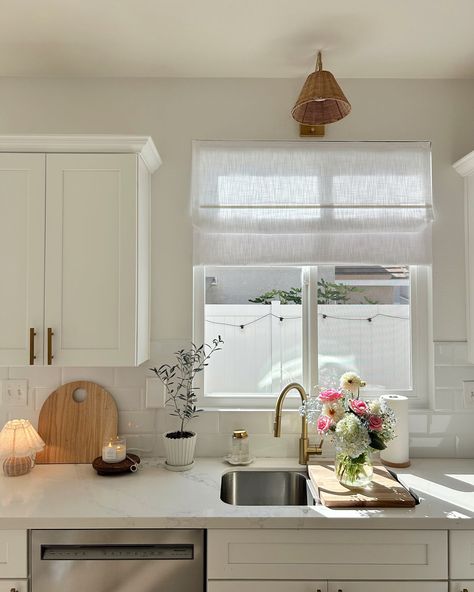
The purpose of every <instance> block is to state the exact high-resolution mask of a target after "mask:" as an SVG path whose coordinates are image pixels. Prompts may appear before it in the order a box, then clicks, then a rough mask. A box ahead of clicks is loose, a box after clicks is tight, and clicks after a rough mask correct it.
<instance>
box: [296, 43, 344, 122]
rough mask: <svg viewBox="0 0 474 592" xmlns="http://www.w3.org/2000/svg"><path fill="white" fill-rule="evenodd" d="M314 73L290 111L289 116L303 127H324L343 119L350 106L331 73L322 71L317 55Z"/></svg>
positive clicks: (319, 58)
mask: <svg viewBox="0 0 474 592" xmlns="http://www.w3.org/2000/svg"><path fill="white" fill-rule="evenodd" d="M316 68H317V69H316V71H315V72H312V73H311V74H310V75H309V76H308V78H307V79H306V82H305V83H304V86H303V88H302V89H301V92H300V96H299V97H298V100H297V101H296V103H295V106H294V107H293V109H292V111H291V116H292V117H293V119H295V120H296V121H297V122H298V123H301V124H303V125H326V124H328V123H334V122H335V121H339V120H340V119H343V118H344V117H345V116H346V115H348V114H349V113H350V111H351V104H350V103H349V101H348V100H347V98H346V96H345V95H344V93H343V92H342V89H341V87H340V86H339V84H338V83H337V81H336V79H335V78H334V76H333V75H332V74H331V72H328V71H327V70H323V69H322V62H321V52H319V53H318V61H317V66H316Z"/></svg>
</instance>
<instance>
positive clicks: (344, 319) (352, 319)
mask: <svg viewBox="0 0 474 592" xmlns="http://www.w3.org/2000/svg"><path fill="white" fill-rule="evenodd" d="M318 316H319V317H321V318H322V319H323V320H326V319H332V320H337V321H366V322H368V323H371V322H372V321H373V320H374V319H376V318H377V317H385V318H387V319H399V320H401V321H408V320H409V318H408V317H400V316H397V315H389V314H385V313H383V312H378V313H377V314H374V315H372V316H371V317H338V316H335V315H328V314H323V313H318ZM268 317H274V318H275V319H278V320H279V321H280V322H281V323H283V321H294V320H298V319H301V318H302V317H301V316H299V317H281V316H279V315H275V314H273V313H271V312H269V313H267V314H265V315H263V316H261V317H258V318H256V319H253V320H252V321H249V322H248V323H235V324H234V323H223V322H221V321H211V320H210V319H206V323H210V324H211V325H220V326H222V327H237V328H240V329H245V327H248V326H249V325H253V324H254V323H258V322H259V321H262V320H263V319H266V318H268Z"/></svg>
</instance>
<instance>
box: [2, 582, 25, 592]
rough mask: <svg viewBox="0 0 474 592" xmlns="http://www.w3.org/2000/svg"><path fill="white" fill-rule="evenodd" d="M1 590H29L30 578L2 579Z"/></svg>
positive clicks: (16, 591) (22, 591) (14, 591)
mask: <svg viewBox="0 0 474 592" xmlns="http://www.w3.org/2000/svg"><path fill="white" fill-rule="evenodd" d="M0 592H28V580H0Z"/></svg>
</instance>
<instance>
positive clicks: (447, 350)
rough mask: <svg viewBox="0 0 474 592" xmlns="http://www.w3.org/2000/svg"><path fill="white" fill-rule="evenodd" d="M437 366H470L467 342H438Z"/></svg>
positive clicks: (436, 344) (436, 352)
mask: <svg viewBox="0 0 474 592" xmlns="http://www.w3.org/2000/svg"><path fill="white" fill-rule="evenodd" d="M434 355H435V364H447V365H466V366H467V365H469V362H468V359H467V343H466V342H465V341H438V342H436V343H435V344H434Z"/></svg>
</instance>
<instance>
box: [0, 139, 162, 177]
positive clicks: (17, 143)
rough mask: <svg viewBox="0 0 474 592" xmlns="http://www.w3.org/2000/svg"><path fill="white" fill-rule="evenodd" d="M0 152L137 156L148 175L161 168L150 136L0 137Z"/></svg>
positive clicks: (159, 159)
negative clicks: (146, 169)
mask: <svg viewBox="0 0 474 592" xmlns="http://www.w3.org/2000/svg"><path fill="white" fill-rule="evenodd" d="M0 152H47V153H55V152H56V153H58V152H59V153H61V152H64V153H67V152H69V153H96V154H102V153H103V154H107V153H109V154H139V155H140V156H141V157H142V159H143V161H144V163H145V164H146V166H147V168H148V170H149V171H150V173H154V172H155V171H156V170H157V169H158V167H159V166H160V165H161V162H162V161H161V158H160V155H159V154H158V150H157V149H156V146H155V144H154V142H153V140H152V138H151V136H118V135H108V134H104V135H97V134H92V135H88V134H84V135H82V134H75V135H41V136H37V135H34V136H23V135H15V136H0Z"/></svg>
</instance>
